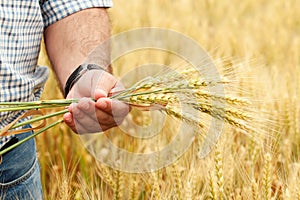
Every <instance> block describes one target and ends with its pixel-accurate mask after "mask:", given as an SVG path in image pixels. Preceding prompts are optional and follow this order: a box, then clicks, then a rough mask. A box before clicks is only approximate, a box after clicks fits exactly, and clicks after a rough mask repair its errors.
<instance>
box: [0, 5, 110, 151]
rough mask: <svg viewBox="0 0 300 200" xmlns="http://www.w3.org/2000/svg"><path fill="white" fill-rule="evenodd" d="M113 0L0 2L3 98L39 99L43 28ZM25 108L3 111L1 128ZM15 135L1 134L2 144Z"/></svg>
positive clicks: (0, 94)
mask: <svg viewBox="0 0 300 200" xmlns="http://www.w3.org/2000/svg"><path fill="white" fill-rule="evenodd" d="M111 6H112V1H111V0H8V1H1V2H0V26H1V28H0V82H1V89H0V101H1V102H5V101H6V102H21V101H35V100H39V99H40V96H41V93H42V90H43V86H44V83H45V82H46V80H47V78H48V73H49V72H48V70H47V67H41V66H37V60H38V55H39V50H40V43H41V39H42V35H43V31H44V29H45V28H46V27H47V26H49V25H51V24H53V23H54V22H56V21H58V20H60V19H63V18H64V17H66V16H68V15H70V14H72V13H75V12H77V11H80V10H83V9H87V8H92V7H111ZM23 112H24V111H18V112H0V119H1V120H0V129H2V128H3V127H4V126H6V125H7V124H9V123H10V122H12V121H13V120H14V119H16V118H17V117H19V116H20V115H22V113H23ZM11 137H12V136H7V137H0V148H1V146H3V145H4V144H5V143H6V142H7V141H9V139H10V138H11Z"/></svg>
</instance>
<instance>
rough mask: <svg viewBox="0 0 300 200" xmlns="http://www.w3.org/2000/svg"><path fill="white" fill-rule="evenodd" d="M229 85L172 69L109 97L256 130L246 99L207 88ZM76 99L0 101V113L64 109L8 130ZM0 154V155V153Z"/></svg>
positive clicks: (197, 121) (197, 122)
mask: <svg viewBox="0 0 300 200" xmlns="http://www.w3.org/2000/svg"><path fill="white" fill-rule="evenodd" d="M230 84H231V82H230V81H229V80H225V79H224V78H222V79H221V80H215V79H214V77H211V78H208V79H207V80H203V79H202V78H201V77H200V75H199V73H198V72H197V70H196V69H193V68H186V69H183V70H181V71H179V72H177V71H176V72H174V71H171V72H168V73H165V74H162V75H157V76H153V77H146V78H144V79H142V80H141V81H138V82H137V83H136V84H134V85H132V86H131V87H129V88H127V89H125V90H123V91H121V92H119V93H117V94H113V95H112V96H110V98H111V99H112V100H118V101H122V102H124V103H127V104H129V105H131V106H136V107H139V108H140V107H145V108H146V109H151V108H154V109H158V110H161V111H162V112H164V113H166V114H167V115H170V116H173V117H175V118H178V119H180V120H182V121H184V122H186V123H188V124H189V125H191V126H193V127H195V128H196V129H199V128H203V127H205V124H203V122H202V121H201V117H200V115H201V114H206V115H209V116H211V117H213V118H216V119H218V120H224V121H225V122H226V123H228V124H231V125H232V126H235V127H237V128H239V129H241V130H245V131H251V132H253V131H255V127H254V126H253V125H251V122H252V121H253V119H254V117H252V110H251V109H249V108H248V107H250V106H251V103H250V102H249V101H248V100H246V99H245V98H241V97H239V96H235V95H225V96H224V95H220V94H217V93H213V92H210V91H209V88H210V87H211V86H217V85H230ZM91 100H93V99H91ZM78 101H79V99H65V100H43V101H33V102H0V112H12V111H19V112H20V111H22V110H25V111H28V110H35V109H44V108H54V107H55V108H59V107H60V108H63V110H61V111H58V112H55V113H52V114H48V115H44V116H39V117H33V118H32V119H30V120H26V121H24V122H21V123H16V124H13V126H11V127H10V128H9V130H8V131H11V130H12V129H15V128H18V127H21V126H23V125H25V124H32V123H34V122H38V121H41V120H45V119H48V118H52V117H55V116H58V115H62V114H64V113H66V112H68V110H67V109H65V108H66V107H67V106H69V105H70V104H72V103H77V102H78ZM11 134H13V131H12V132H11ZM19 144H20V143H19ZM0 155H2V154H1V152H0Z"/></svg>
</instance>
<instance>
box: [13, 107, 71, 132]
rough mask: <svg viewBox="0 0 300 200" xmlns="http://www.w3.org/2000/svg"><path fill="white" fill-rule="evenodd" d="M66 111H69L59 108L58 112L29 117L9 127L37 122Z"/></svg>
mask: <svg viewBox="0 0 300 200" xmlns="http://www.w3.org/2000/svg"><path fill="white" fill-rule="evenodd" d="M67 112H69V111H68V110H67V109H65V110H61V111H58V112H55V113H51V114H48V115H43V116H40V117H35V118H32V119H30V120H27V121H24V122H21V123H18V124H15V125H14V126H12V127H11V129H13V128H18V127H20V126H24V125H26V124H31V123H34V122H37V121H40V120H43V119H48V118H51V117H55V116H58V115H62V114H65V113H67Z"/></svg>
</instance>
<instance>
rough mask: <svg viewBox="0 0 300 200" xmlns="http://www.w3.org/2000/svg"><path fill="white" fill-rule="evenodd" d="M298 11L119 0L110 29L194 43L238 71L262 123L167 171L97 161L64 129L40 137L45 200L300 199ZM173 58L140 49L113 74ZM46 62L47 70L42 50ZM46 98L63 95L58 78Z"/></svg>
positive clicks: (278, 5)
mask: <svg viewBox="0 0 300 200" xmlns="http://www.w3.org/2000/svg"><path fill="white" fill-rule="evenodd" d="M299 10H300V2H299V1H297V0H287V1H283V0H277V1H271V0H253V1H250V0H245V1H237V0H233V1H216V0H203V1H195V0H147V1H142V0H131V1H125V0H115V1H114V7H113V8H111V9H109V14H110V17H111V21H112V34H117V33H120V32H123V31H127V30H130V29H135V28H140V27H161V28H166V29H171V30H175V31H177V32H179V33H182V34H184V35H186V36H188V37H190V38H192V39H194V40H195V41H197V42H198V43H199V45H200V46H202V47H203V48H204V49H205V50H207V52H208V53H209V54H210V55H211V56H212V58H213V60H215V62H216V63H217V65H220V66H221V67H222V65H231V66H232V67H233V68H236V70H237V71H238V73H237V74H236V77H237V78H236V79H237V80H238V81H237V82H236V85H237V87H239V88H241V93H242V94H247V95H248V96H252V98H253V100H254V101H255V103H256V104H257V106H256V109H257V110H256V115H257V118H258V119H260V123H261V124H263V126H264V129H263V130H262V132H261V133H260V134H258V135H255V134H250V133H249V134H247V133H246V134H244V133H242V132H240V131H239V130H237V129H235V128H232V127H225V128H224V130H223V132H222V135H221V137H220V139H219V141H218V144H217V145H216V147H215V148H213V150H212V152H211V153H210V154H209V155H208V156H207V157H205V158H204V159H199V158H198V157H197V156H196V155H194V154H195V152H196V151H195V149H196V147H195V146H192V147H191V149H189V151H187V152H186V154H185V155H184V156H183V157H181V158H180V159H179V160H177V161H176V162H175V163H174V164H172V165H170V166H168V167H166V168H163V169H161V170H159V171H155V172H152V173H143V174H130V173H125V172H121V171H117V170H113V169H111V168H109V167H106V166H104V165H102V164H101V163H99V162H97V161H96V160H95V159H94V158H93V157H92V156H91V155H90V154H88V153H87V152H86V151H85V149H84V147H83V145H82V144H81V141H80V139H79V137H78V136H77V135H75V134H73V133H72V132H71V131H70V130H69V129H68V128H67V127H66V126H64V125H61V126H60V127H56V128H54V129H52V130H50V131H47V132H46V133H43V134H42V135H40V136H38V138H37V145H38V153H39V160H40V164H41V175H42V182H43V187H44V196H45V199H300V186H299V183H300V123H299V120H300V106H299V98H300V96H299V94H300V93H299V92H300V88H299V83H300V81H299V79H298V77H300V12H299ZM174 42H176V41H174ZM172 59H173V57H172V56H170V55H168V54H163V53H153V54H151V56H149V54H147V53H145V54H143V53H141V54H139V53H136V54H132V55H128V57H124V58H122V59H120V60H118V61H116V62H115V63H114V72H115V75H116V76H122V75H123V74H125V73H126V72H127V71H129V70H131V69H133V68H135V67H136V66H140V65H142V64H145V63H161V64H165V65H168V64H170V63H172V64H174V63H175V64H176V63H177V64H178V62H177V60H176V58H174V60H172ZM39 64H40V65H47V66H50V64H49V61H48V59H47V57H46V53H45V50H44V49H43V51H42V52H41V55H40V59H39ZM43 98H44V99H57V98H62V95H61V93H60V91H59V88H58V87H57V83H56V80H55V78H54V76H53V75H52V76H51V77H50V79H49V80H48V82H47V84H46V88H45V91H44V94H43ZM265 114H266V115H265ZM253 126H256V125H253ZM115 137H118V136H115ZM111 139H112V140H115V139H114V138H113V136H111ZM121 142H123V143H128V142H129V139H128V138H126V137H122V141H121Z"/></svg>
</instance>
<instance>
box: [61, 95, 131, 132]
mask: <svg viewBox="0 0 300 200" xmlns="http://www.w3.org/2000/svg"><path fill="white" fill-rule="evenodd" d="M100 102H101V103H100V106H99V107H98V106H96V103H95V102H93V101H91V100H90V99H88V98H83V99H81V100H80V101H79V102H78V103H77V104H72V105H71V106H70V107H69V111H70V113H67V114H65V115H64V120H65V122H66V123H67V125H69V126H70V127H71V129H72V130H73V131H75V132H77V133H79V134H84V133H96V132H102V131H105V130H107V129H109V128H112V127H114V126H117V125H119V124H121V122H122V121H123V119H124V117H125V116H126V114H127V113H128V111H123V112H121V114H119V115H116V116H115V115H113V112H111V111H110V109H111V108H112V107H113V106H112V103H111V102H112V101H111V100H109V99H105V100H104V101H100ZM102 108H103V109H102ZM118 108H120V106H119V107H118ZM123 108H126V109H127V110H128V108H127V107H126V106H123V107H122V109H123Z"/></svg>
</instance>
